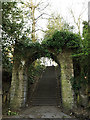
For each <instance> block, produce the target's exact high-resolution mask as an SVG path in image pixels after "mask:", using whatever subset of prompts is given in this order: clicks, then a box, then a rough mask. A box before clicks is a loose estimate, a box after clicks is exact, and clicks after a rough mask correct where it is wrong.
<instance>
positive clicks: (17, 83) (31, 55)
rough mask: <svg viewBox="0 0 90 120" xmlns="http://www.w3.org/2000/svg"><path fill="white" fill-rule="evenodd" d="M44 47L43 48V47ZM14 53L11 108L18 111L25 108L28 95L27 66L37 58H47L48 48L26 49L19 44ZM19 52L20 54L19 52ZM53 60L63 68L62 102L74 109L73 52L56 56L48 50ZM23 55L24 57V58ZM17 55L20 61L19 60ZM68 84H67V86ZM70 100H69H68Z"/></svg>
mask: <svg viewBox="0 0 90 120" xmlns="http://www.w3.org/2000/svg"><path fill="white" fill-rule="evenodd" d="M20 46H21V49H19V50H18V49H17V48H18V47H19V48H20ZM41 47H42V46H41ZM17 48H16V50H15V53H14V58H15V60H14V64H13V70H12V82H11V91H10V105H11V108H14V109H17V108H19V107H23V106H25V102H26V95H27V66H28V64H32V62H33V61H35V60H36V59H37V58H41V57H44V56H46V54H47V51H45V49H46V48H44V49H42V48H40V47H39V48H37V47H36V46H33V47H25V46H23V45H21V44H19V43H18V44H17ZM17 50H18V52H17ZM47 50H48V53H49V54H50V56H51V58H52V59H53V60H54V61H55V62H56V63H58V65H59V66H60V67H61V85H62V102H63V105H64V106H65V107H68V108H72V106H73V102H74V101H73V91H72V89H71V84H70V79H71V77H72V76H73V61H72V57H71V54H72V51H71V50H69V49H63V50H62V52H60V53H58V54H56V53H55V52H54V51H52V50H51V49H48V48H47ZM22 54H23V56H22ZM17 55H18V56H19V59H17ZM65 83H66V84H65ZM67 93H68V94H67ZM67 98H68V99H67Z"/></svg>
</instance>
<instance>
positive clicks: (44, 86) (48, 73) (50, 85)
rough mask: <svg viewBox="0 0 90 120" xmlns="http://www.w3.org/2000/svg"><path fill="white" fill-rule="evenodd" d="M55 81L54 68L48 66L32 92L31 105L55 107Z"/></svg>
mask: <svg viewBox="0 0 90 120" xmlns="http://www.w3.org/2000/svg"><path fill="white" fill-rule="evenodd" d="M57 100H58V98H57V80H56V76H55V67H54V66H51V67H50V66H49V67H47V68H46V70H45V72H44V73H43V76H42V78H41V79H40V80H39V83H38V87H37V89H36V91H35V92H34V95H33V97H32V100H31V104H32V105H34V106H36V105H39V106H40V105H44V106H45V105H49V106H50V105H53V106H56V105H57Z"/></svg>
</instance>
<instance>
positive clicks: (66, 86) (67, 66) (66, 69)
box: [58, 50, 74, 109]
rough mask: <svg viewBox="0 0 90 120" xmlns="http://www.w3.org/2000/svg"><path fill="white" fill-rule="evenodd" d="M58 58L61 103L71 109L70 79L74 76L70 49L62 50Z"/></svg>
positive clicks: (72, 102)
mask: <svg viewBox="0 0 90 120" xmlns="http://www.w3.org/2000/svg"><path fill="white" fill-rule="evenodd" d="M58 60H59V62H60V66H61V87H62V104H63V107H66V108H68V109H72V107H73V104H74V98H73V91H72V87H71V83H70V79H71V78H72V77H73V76H74V71H73V62H72V57H71V51H69V50H68V51H67V50H63V52H62V53H60V54H59V55H58Z"/></svg>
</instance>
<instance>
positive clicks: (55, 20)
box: [44, 13, 73, 39]
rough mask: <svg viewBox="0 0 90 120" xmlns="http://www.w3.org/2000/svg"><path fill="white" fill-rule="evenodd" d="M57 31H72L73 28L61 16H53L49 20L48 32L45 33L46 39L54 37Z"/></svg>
mask: <svg viewBox="0 0 90 120" xmlns="http://www.w3.org/2000/svg"><path fill="white" fill-rule="evenodd" d="M56 30H59V31H62V30H63V31H72V30H73V26H70V25H69V24H68V23H67V22H66V21H65V20H64V19H63V17H61V16H60V14H55V13H53V14H51V16H50V17H49V18H48V24H47V30H46V32H45V36H44V38H45V39H46V38H49V37H52V35H53V34H54V33H55V31H56Z"/></svg>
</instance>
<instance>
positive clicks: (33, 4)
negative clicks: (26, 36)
mask: <svg viewBox="0 0 90 120" xmlns="http://www.w3.org/2000/svg"><path fill="white" fill-rule="evenodd" d="M48 6H49V3H46V4H45V2H43V0H39V1H38V2H37V1H36V0H35V1H34V0H30V1H25V2H23V8H24V15H25V16H26V17H27V20H28V21H29V23H28V25H30V26H31V38H32V42H35V41H36V32H37V31H39V30H41V31H42V29H41V28H40V26H39V28H38V27H37V23H38V20H40V19H43V17H44V15H47V14H46V12H45V9H46V8H47V7H48ZM36 13H37V14H38V15H36ZM30 23H31V24H30Z"/></svg>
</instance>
